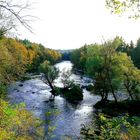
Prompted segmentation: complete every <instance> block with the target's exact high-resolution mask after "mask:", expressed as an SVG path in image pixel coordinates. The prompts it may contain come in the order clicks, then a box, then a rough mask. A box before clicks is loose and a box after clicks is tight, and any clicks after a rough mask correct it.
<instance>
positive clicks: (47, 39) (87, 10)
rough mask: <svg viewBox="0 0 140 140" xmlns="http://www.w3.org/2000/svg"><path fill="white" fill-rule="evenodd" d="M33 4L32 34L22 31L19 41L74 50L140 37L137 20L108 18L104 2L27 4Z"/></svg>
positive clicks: (55, 0) (44, 0)
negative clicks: (86, 45) (94, 44)
mask: <svg viewBox="0 0 140 140" xmlns="http://www.w3.org/2000/svg"><path fill="white" fill-rule="evenodd" d="M29 1H32V2H35V3H36V4H34V5H33V7H35V8H34V10H32V11H31V13H29V14H31V15H34V16H37V17H38V18H39V19H37V20H36V21H35V22H32V24H31V25H32V27H33V29H34V33H35V34H31V33H30V32H29V31H27V30H25V29H23V28H21V29H20V34H21V35H20V38H22V39H24V38H26V39H29V40H30V41H33V42H36V43H41V44H43V45H44V46H45V47H48V48H53V49H73V48H79V47H81V46H83V45H84V44H85V43H86V44H92V43H95V42H97V43H101V42H102V41H103V38H104V39H105V40H106V39H113V38H114V37H115V36H116V35H119V36H122V37H123V38H124V39H125V41H126V42H130V40H133V41H134V42H135V41H136V40H137V39H138V38H139V37H140V19H139V20H134V19H133V20H132V19H131V20H130V19H128V18H127V17H118V16H114V15H111V14H110V11H109V10H107V9H106V7H105V0H29Z"/></svg>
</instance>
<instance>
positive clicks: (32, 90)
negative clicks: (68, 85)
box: [9, 61, 100, 140]
mask: <svg viewBox="0 0 140 140" xmlns="http://www.w3.org/2000/svg"><path fill="white" fill-rule="evenodd" d="M56 67H57V68H59V70H60V72H62V71H63V70H64V69H70V70H71V69H72V63H71V62H70V61H63V62H60V63H58V64H56ZM71 78H72V79H73V80H74V81H75V83H77V84H79V85H80V84H81V85H83V84H87V79H86V78H85V77H81V76H80V75H76V74H72V76H71ZM55 84H56V85H57V86H60V87H61V86H62V84H61V81H60V77H59V78H58V79H57V80H56V81H55ZM50 90H51V89H50V87H49V86H48V85H46V84H45V83H44V82H43V81H42V80H41V78H40V76H33V77H32V78H31V80H27V81H24V82H16V83H13V84H12V85H11V86H10V87H9V97H10V101H11V103H21V102H24V103H25V104H26V108H27V109H28V110H30V111H32V112H33V114H34V115H35V116H37V117H39V118H40V119H42V120H44V121H45V122H46V124H45V126H46V127H45V131H46V139H47V137H49V134H48V131H47V130H48V123H47V122H48V120H49V121H50V124H49V125H50V126H56V129H55V130H54V131H53V132H52V134H53V135H54V137H53V138H50V137H49V139H53V140H63V137H71V138H73V139H77V137H79V135H80V129H81V126H82V124H84V125H88V123H90V122H91V120H92V119H93V117H94V113H93V112H94V111H95V109H94V108H93V105H94V104H95V103H96V102H97V101H99V100H100V96H98V95H93V94H91V93H90V92H88V91H87V90H86V89H83V95H84V97H83V100H82V101H81V102H80V103H78V104H72V103H69V102H67V101H66V100H65V99H64V98H63V97H60V96H56V98H55V100H54V101H53V102H50V101H49V98H50V96H51V93H50ZM46 112H51V115H50V116H48V115H46V114H47V113H46ZM54 112H59V113H54Z"/></svg>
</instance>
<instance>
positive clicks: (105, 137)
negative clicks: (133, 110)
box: [81, 114, 140, 140]
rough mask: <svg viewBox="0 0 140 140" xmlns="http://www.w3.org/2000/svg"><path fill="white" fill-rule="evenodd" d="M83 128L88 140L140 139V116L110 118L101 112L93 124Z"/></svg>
mask: <svg viewBox="0 0 140 140" xmlns="http://www.w3.org/2000/svg"><path fill="white" fill-rule="evenodd" d="M81 130H82V131H81V132H82V134H83V135H84V137H85V138H88V140H90V139H95V140H139V138H140V133H139V132H140V118H138V117H131V118H130V117H129V116H128V115H125V116H123V117H113V118H108V117H107V116H105V115H104V114H99V116H98V117H97V120H96V121H95V122H94V123H93V124H91V126H89V127H88V128H82V129H81Z"/></svg>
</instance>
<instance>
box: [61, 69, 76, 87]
mask: <svg viewBox="0 0 140 140" xmlns="http://www.w3.org/2000/svg"><path fill="white" fill-rule="evenodd" d="M71 75H72V72H71V70H66V69H63V70H62V73H61V82H62V84H63V86H64V88H65V89H68V88H70V87H72V85H73V83H74V81H73V80H71V79H70V76H71Z"/></svg>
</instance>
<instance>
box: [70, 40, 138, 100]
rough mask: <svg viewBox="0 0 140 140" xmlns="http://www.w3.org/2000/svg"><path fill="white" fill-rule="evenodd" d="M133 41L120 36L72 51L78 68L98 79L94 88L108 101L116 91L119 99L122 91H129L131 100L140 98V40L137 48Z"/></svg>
mask: <svg viewBox="0 0 140 140" xmlns="http://www.w3.org/2000/svg"><path fill="white" fill-rule="evenodd" d="M132 44H133V43H132V42H131V44H130V45H129V44H126V43H125V42H124V41H123V39H122V38H120V37H116V38H115V39H114V40H111V41H108V42H105V43H104V44H102V45H100V44H91V45H85V46H84V47H82V48H80V49H77V50H75V51H73V52H72V54H71V61H72V62H73V64H74V68H76V69H80V70H81V71H83V72H84V73H85V74H87V75H89V76H90V77H92V78H93V79H94V80H95V83H94V89H93V90H94V92H95V93H98V94H100V95H101V97H102V100H107V99H108V95H109V93H112V95H113V97H114V100H115V101H116V102H117V92H119V91H120V90H121V91H123V92H124V93H127V94H128V96H129V97H130V99H131V100H136V99H138V98H139V84H140V70H139V69H138V68H139V61H138V60H139V56H138V55H137V54H138V53H139V51H138V48H139V40H138V42H137V45H136V47H135V48H134V47H133V45H132Z"/></svg>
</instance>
